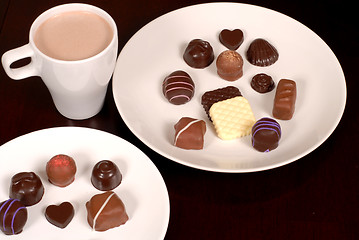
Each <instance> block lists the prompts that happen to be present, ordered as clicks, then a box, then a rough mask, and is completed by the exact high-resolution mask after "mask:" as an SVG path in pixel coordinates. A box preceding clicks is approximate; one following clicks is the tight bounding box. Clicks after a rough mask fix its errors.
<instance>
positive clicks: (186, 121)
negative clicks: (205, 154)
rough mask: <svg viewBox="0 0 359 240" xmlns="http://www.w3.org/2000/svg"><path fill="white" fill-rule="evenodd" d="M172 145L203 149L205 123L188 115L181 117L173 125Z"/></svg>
mask: <svg viewBox="0 0 359 240" xmlns="http://www.w3.org/2000/svg"><path fill="white" fill-rule="evenodd" d="M174 128H175V139H174V145H175V146H177V147H179V148H183V149H197V150H198V149H203V144H204V134H205V133H206V123H205V121H203V120H199V119H194V118H190V117H183V118H181V119H180V120H179V121H178V122H177V123H176V124H175V126H174Z"/></svg>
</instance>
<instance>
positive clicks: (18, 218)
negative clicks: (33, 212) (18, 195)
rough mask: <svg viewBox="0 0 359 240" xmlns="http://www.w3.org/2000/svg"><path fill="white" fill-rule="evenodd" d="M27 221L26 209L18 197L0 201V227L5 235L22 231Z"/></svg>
mask: <svg viewBox="0 0 359 240" xmlns="http://www.w3.org/2000/svg"><path fill="white" fill-rule="evenodd" d="M26 222H27V209H26V207H25V206H24V205H23V204H22V203H21V202H20V201H19V200H18V199H9V200H7V201H4V202H2V203H0V229H1V231H2V232H3V233H5V234H6V235H15V234H19V233H21V232H22V229H23V228H24V226H25V224H26Z"/></svg>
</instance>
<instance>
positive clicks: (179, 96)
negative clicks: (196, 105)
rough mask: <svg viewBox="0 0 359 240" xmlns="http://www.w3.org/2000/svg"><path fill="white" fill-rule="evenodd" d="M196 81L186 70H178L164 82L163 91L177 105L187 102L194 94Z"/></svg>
mask: <svg viewBox="0 0 359 240" xmlns="http://www.w3.org/2000/svg"><path fill="white" fill-rule="evenodd" d="M194 88H195V85H194V82H193V80H192V78H191V77H190V75H189V74H188V73H186V72H185V71H182V70H178V71H175V72H172V73H171V74H170V75H168V76H167V77H166V78H165V79H164V80H163V83H162V92H163V95H164V96H165V97H166V98H167V100H168V101H169V102H170V103H172V104H175V105H181V104H185V103H187V102H188V101H190V100H191V99H192V97H193V95H194Z"/></svg>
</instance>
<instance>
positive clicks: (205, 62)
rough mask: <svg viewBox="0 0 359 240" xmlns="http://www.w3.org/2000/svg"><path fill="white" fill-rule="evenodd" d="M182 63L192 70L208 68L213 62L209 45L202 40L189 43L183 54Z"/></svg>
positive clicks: (211, 49)
mask: <svg viewBox="0 0 359 240" xmlns="http://www.w3.org/2000/svg"><path fill="white" fill-rule="evenodd" d="M183 59H184V61H185V62H186V63H187V64H188V65H189V66H191V67H193V68H205V67H208V66H209V65H210V64H211V63H212V62H213V60H214V53H213V48H212V46H211V44H210V43H209V42H207V41H204V40H202V39H194V40H192V41H191V42H189V44H188V46H187V48H186V50H185V52H184V54H183Z"/></svg>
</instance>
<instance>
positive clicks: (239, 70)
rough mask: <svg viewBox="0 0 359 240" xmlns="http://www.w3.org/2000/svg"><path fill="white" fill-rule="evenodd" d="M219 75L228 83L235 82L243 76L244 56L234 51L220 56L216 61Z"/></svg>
mask: <svg viewBox="0 0 359 240" xmlns="http://www.w3.org/2000/svg"><path fill="white" fill-rule="evenodd" d="M216 66H217V74H218V75H219V76H220V77H221V78H223V79H224V80H227V81H235V80H237V79H239V78H240V77H242V76H243V59H242V56H241V55H240V54H239V53H238V52H236V51H233V50H226V51H224V52H222V53H221V54H219V56H218V57H217V61H216Z"/></svg>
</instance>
